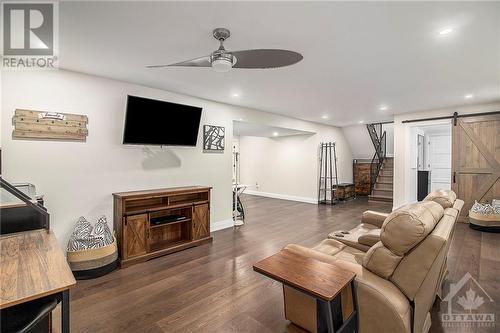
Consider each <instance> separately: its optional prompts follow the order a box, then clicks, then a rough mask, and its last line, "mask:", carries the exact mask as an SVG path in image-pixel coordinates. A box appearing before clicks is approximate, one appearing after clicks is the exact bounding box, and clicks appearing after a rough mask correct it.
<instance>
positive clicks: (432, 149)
mask: <svg viewBox="0 0 500 333" xmlns="http://www.w3.org/2000/svg"><path fill="white" fill-rule="evenodd" d="M428 167H429V170H430V171H431V191H434V190H437V189H448V190H449V189H451V135H432V136H430V137H429V165H428Z"/></svg>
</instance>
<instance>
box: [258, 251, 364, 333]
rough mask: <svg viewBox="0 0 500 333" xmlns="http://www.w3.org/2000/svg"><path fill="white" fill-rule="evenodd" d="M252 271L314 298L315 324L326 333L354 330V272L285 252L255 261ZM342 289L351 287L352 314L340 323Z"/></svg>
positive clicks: (355, 307)
mask: <svg viewBox="0 0 500 333" xmlns="http://www.w3.org/2000/svg"><path fill="white" fill-rule="evenodd" d="M253 269H254V271H256V272H258V273H261V274H263V275H265V276H267V277H270V278H271V279H273V280H276V281H279V282H281V283H283V285H285V286H288V287H291V288H294V289H296V290H298V291H300V292H303V293H305V294H307V295H309V296H311V297H313V298H315V299H316V301H317V311H318V319H319V321H318V323H319V322H326V328H327V331H328V332H329V333H333V332H355V331H357V321H358V312H357V304H356V292H355V288H354V277H355V276H356V275H355V274H354V273H352V272H350V271H347V270H345V269H342V268H341V267H338V266H336V265H333V264H328V263H324V262H321V261H319V260H316V259H313V258H310V257H306V256H303V255H300V254H297V253H295V252H292V251H289V250H281V251H280V252H278V253H276V254H274V255H272V256H270V257H267V258H265V259H263V260H261V261H259V262H257V263H256V264H255V265H253ZM346 288H351V292H352V294H351V295H352V312H351V313H350V314H349V316H348V317H347V318H346V319H345V320H344V317H343V314H342V309H343V307H342V301H341V291H342V290H344V289H346ZM318 325H319V324H318Z"/></svg>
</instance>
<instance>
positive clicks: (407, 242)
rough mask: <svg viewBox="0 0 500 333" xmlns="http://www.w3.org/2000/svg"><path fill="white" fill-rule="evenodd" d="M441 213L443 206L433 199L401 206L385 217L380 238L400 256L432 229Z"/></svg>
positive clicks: (442, 212)
mask: <svg viewBox="0 0 500 333" xmlns="http://www.w3.org/2000/svg"><path fill="white" fill-rule="evenodd" d="M443 214H444V210H443V207H441V206H440V205H439V204H437V203H435V202H434V201H425V202H417V203H414V204H409V205H406V206H403V207H401V208H400V209H398V210H396V211H394V212H392V213H391V214H390V215H389V216H388V217H387V219H386V220H385V222H384V224H383V225H382V230H381V233H380V240H381V241H382V243H383V244H384V245H385V247H387V248H388V249H389V250H391V251H392V252H394V253H395V254H396V255H399V256H402V255H404V254H405V253H406V252H408V251H409V250H410V249H412V248H413V247H414V246H415V245H417V244H418V243H419V242H421V241H422V240H423V239H424V238H425V237H426V236H427V235H428V234H429V233H430V232H431V231H432V229H434V226H435V225H436V224H437V223H438V221H439V220H440V219H441V217H442V216H443Z"/></svg>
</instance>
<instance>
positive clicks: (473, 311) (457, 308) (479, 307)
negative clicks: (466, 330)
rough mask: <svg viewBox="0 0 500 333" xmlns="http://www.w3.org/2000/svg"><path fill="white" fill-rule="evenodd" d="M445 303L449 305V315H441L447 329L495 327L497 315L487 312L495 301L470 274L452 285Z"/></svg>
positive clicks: (444, 300)
mask: <svg viewBox="0 0 500 333" xmlns="http://www.w3.org/2000/svg"><path fill="white" fill-rule="evenodd" d="M443 302H447V303H448V311H447V313H443V314H441V324H442V325H443V326H445V327H495V313H493V311H492V312H491V313H489V312H488V311H486V310H488V308H490V309H491V305H492V303H493V299H492V298H491V297H490V295H488V293H487V292H486V291H485V290H484V289H483V288H482V287H481V285H480V284H479V283H478V282H477V281H476V279H474V277H472V275H471V274H470V273H466V274H465V275H464V276H463V277H462V278H461V279H460V281H458V282H457V283H452V284H451V285H450V292H449V293H448V295H446V297H445V298H444V299H443Z"/></svg>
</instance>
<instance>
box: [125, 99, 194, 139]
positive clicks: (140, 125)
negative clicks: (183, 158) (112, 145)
mask: <svg viewBox="0 0 500 333" xmlns="http://www.w3.org/2000/svg"><path fill="white" fill-rule="evenodd" d="M201 110H202V109H201V108H199V107H194V106H189V105H182V104H175V103H169V102H164V101H159V100H155V99H149V98H143V97H137V96H127V112H126V115H125V130H124V132H123V143H124V144H142V145H165V146H169V145H171V146H196V141H197V138H198V129H199V126H200V118H201Z"/></svg>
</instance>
